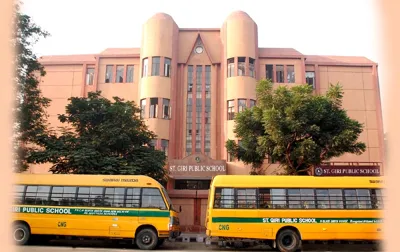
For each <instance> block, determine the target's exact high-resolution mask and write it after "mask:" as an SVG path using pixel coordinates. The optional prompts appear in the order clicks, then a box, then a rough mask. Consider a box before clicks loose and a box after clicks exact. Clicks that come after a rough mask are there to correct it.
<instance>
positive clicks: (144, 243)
mask: <svg viewBox="0 0 400 252" xmlns="http://www.w3.org/2000/svg"><path fill="white" fill-rule="evenodd" d="M135 243H136V244H137V246H138V247H139V249H144V250H153V249H154V248H155V247H156V246H157V244H158V237H157V234H156V233H155V232H154V231H153V230H152V229H149V228H145V229H142V230H140V231H139V233H138V234H137V235H136V239H135Z"/></svg>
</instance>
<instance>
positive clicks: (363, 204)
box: [357, 189, 372, 209]
mask: <svg viewBox="0 0 400 252" xmlns="http://www.w3.org/2000/svg"><path fill="white" fill-rule="evenodd" d="M357 199H358V208H360V209H371V208H372V203H371V195H370V192H369V189H357Z"/></svg>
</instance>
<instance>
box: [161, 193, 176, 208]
mask: <svg viewBox="0 0 400 252" xmlns="http://www.w3.org/2000/svg"><path fill="white" fill-rule="evenodd" d="M162 191H163V194H164V196H165V198H166V199H167V203H168V206H169V208H170V210H172V211H175V212H176V210H175V209H174V206H173V205H172V200H171V199H170V198H169V196H168V193H167V190H165V188H164V187H162Z"/></svg>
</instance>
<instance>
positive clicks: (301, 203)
mask: <svg viewBox="0 0 400 252" xmlns="http://www.w3.org/2000/svg"><path fill="white" fill-rule="evenodd" d="M287 192H288V200H289V201H288V203H289V204H288V205H289V208H294V209H315V200H314V189H288V190H287Z"/></svg>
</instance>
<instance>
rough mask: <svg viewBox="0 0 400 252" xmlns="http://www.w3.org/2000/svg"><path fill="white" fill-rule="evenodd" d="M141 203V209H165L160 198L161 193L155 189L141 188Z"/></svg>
mask: <svg viewBox="0 0 400 252" xmlns="http://www.w3.org/2000/svg"><path fill="white" fill-rule="evenodd" d="M141 203H142V205H141V207H142V208H159V209H162V210H166V209H167V207H166V205H165V202H164V200H163V198H162V196H161V192H160V190H158V189H157V188H143V189H142V202H141Z"/></svg>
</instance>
